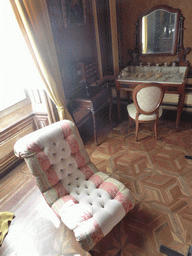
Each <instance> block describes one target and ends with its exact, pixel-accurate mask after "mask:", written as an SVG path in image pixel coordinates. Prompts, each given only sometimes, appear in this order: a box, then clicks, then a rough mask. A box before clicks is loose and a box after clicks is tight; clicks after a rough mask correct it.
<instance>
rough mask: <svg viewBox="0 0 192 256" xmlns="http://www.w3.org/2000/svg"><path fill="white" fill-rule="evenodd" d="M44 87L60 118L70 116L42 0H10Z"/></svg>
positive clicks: (45, 8)
mask: <svg viewBox="0 0 192 256" xmlns="http://www.w3.org/2000/svg"><path fill="white" fill-rule="evenodd" d="M10 3H11V5H12V8H13V11H14V13H15V16H16V19H17V21H18V23H19V26H20V28H21V31H22V33H23V35H24V37H25V39H26V41H27V44H28V47H29V49H30V52H31V54H32V57H33V59H34V61H35V64H36V66H37V68H38V70H39V72H40V75H41V77H42V79H43V81H44V84H45V88H46V91H47V93H48V95H49V97H50V98H51V99H52V101H53V102H54V104H55V105H56V107H57V110H58V114H59V118H60V120H62V119H69V120H71V121H73V120H72V117H71V115H70V114H69V112H68V110H67V108H66V104H65V103H66V102H65V95H64V89H63V85H62V79H61V74H60V69H59V63H58V59H57V53H56V48H55V43H54V39H53V35H52V30H51V24H50V20H49V15H48V10H47V5H46V2H45V0H10Z"/></svg>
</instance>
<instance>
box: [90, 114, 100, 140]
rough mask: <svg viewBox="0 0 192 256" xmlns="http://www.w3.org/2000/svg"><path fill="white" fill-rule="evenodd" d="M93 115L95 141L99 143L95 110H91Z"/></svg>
mask: <svg viewBox="0 0 192 256" xmlns="http://www.w3.org/2000/svg"><path fill="white" fill-rule="evenodd" d="M91 113H92V116H93V129H94V138H95V143H96V144H98V142H97V130H96V121H95V111H94V110H91Z"/></svg>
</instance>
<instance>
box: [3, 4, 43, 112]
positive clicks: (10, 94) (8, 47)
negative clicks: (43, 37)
mask: <svg viewBox="0 0 192 256" xmlns="http://www.w3.org/2000/svg"><path fill="white" fill-rule="evenodd" d="M0 8H1V18H2V22H1V26H2V30H1V31H2V33H1V34H2V35H3V36H2V38H1V40H2V43H1V55H2V56H1V61H2V62H1V66H2V68H1V70H2V72H1V74H2V75H1V80H2V81H1V85H0V86H1V92H0V117H2V116H3V112H5V110H6V114H7V113H8V112H12V111H15V110H16V107H17V104H18V103H19V107H20V106H21V103H23V105H24V104H29V102H30V101H29V98H28V96H27V94H26V89H29V88H42V86H43V81H42V79H41V77H40V74H39V72H38V70H37V68H36V66H35V63H34V61H33V59H32V56H31V54H30V52H29V49H28V46H27V44H26V42H25V39H24V37H23V35H22V33H21V30H20V28H19V25H18V23H17V20H16V18H15V15H14V12H13V10H12V7H11V4H10V2H9V1H8V0H1V1H0Z"/></svg>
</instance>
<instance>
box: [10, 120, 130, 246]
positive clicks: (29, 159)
mask: <svg viewBox="0 0 192 256" xmlns="http://www.w3.org/2000/svg"><path fill="white" fill-rule="evenodd" d="M14 151H15V154H16V155H17V156H18V157H22V158H24V159H25V161H26V163H27V165H28V167H29V169H30V170H31V172H32V174H33V175H34V176H35V177H36V181H37V184H38V186H39V189H40V190H41V192H42V194H43V195H44V198H45V200H46V201H47V203H48V204H49V206H50V207H51V208H52V209H53V211H54V212H55V213H56V214H57V216H59V217H60V218H61V220H62V221H63V222H64V224H65V225H66V226H67V227H68V228H69V229H71V230H73V232H74V235H75V237H76V240H77V242H78V243H79V244H80V245H81V246H82V248H83V249H84V250H86V251H89V250H90V249H91V248H92V247H93V246H94V245H95V244H96V243H97V242H98V241H99V240H100V239H102V238H103V237H104V236H105V235H106V234H107V233H109V231H110V230H111V229H112V228H113V227H114V226H115V225H116V224H117V223H118V222H119V221H120V220H121V219H122V218H123V217H124V216H125V214H126V213H127V212H129V211H130V210H131V209H132V208H133V207H134V199H133V196H132V194H131V192H130V191H129V189H128V188H126V187H125V185H123V184H122V183H121V182H119V181H118V180H115V179H113V178H110V177H109V176H108V175H106V174H105V173H102V172H99V170H98V169H97V167H96V166H95V165H94V164H93V163H92V162H91V161H90V158H89V155H88V154H87V152H86V150H85V148H84V145H83V142H82V140H81V138H80V136H79V133H78V131H77V128H76V126H75V125H74V124H73V123H72V122H71V121H68V120H63V121H59V122H57V123H54V124H51V125H49V126H47V127H45V128H42V129H40V130H38V131H35V132H33V133H31V134H29V135H26V136H25V137H23V138H21V139H20V140H19V141H17V143H16V144H15V146H14Z"/></svg>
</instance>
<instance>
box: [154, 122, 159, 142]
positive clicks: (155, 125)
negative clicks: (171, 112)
mask: <svg viewBox="0 0 192 256" xmlns="http://www.w3.org/2000/svg"><path fill="white" fill-rule="evenodd" d="M154 131H155V138H156V140H158V137H157V122H155V124H154Z"/></svg>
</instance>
